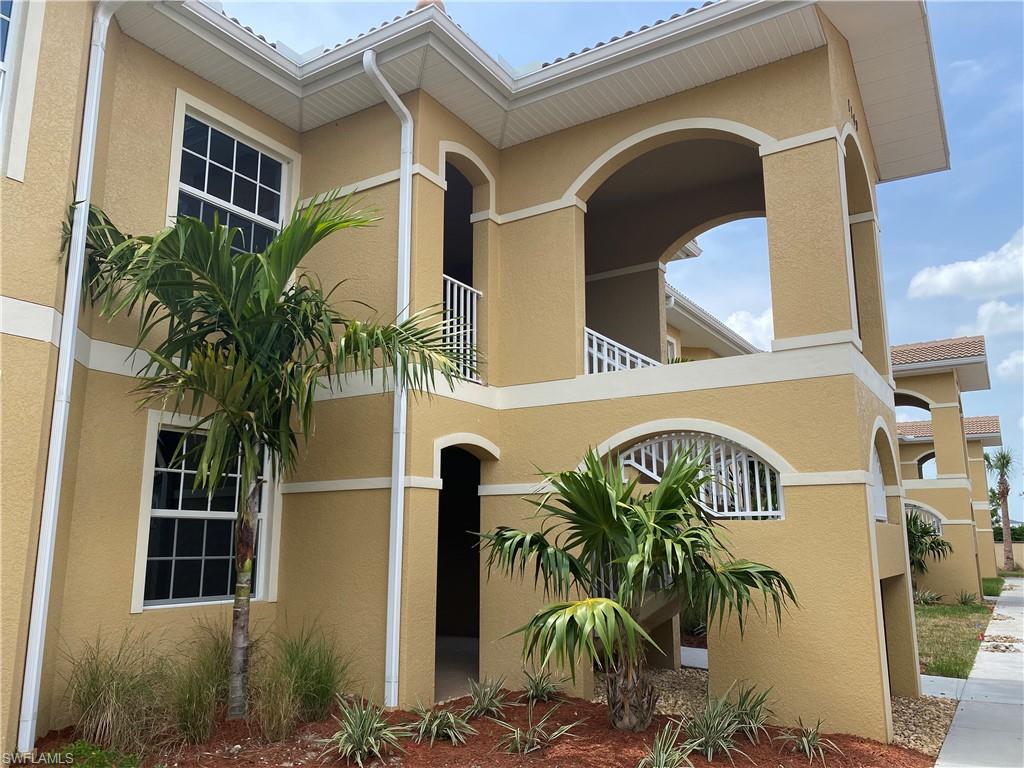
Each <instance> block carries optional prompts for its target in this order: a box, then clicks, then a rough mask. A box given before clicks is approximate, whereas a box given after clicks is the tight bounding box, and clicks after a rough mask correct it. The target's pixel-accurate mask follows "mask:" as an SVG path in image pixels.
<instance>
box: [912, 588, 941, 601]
mask: <svg viewBox="0 0 1024 768" xmlns="http://www.w3.org/2000/svg"><path fill="white" fill-rule="evenodd" d="M914 602H915V603H916V604H917V605H938V604H939V603H940V602H942V595H940V594H939V593H938V592H932V591H931V590H930V589H923V590H918V589H915V590H914Z"/></svg>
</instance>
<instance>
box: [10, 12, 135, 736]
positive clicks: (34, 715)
mask: <svg viewBox="0 0 1024 768" xmlns="http://www.w3.org/2000/svg"><path fill="white" fill-rule="evenodd" d="M119 5H121V3H119V2H115V3H111V2H99V3H97V5H96V9H95V11H94V13H93V17H92V43H91V46H90V49H89V72H88V76H87V79H86V82H85V109H84V111H83V114H82V140H81V143H80V144H79V147H78V177H77V181H76V183H75V195H76V197H77V198H78V200H77V206H76V207H75V216H74V221H73V223H72V229H71V247H70V249H69V251H68V275H67V284H66V285H65V286H64V310H63V312H64V314H63V317H62V318H61V324H60V350H59V352H58V356H57V383H56V390H55V392H54V395H53V418H52V420H51V422H50V442H49V445H48V448H47V455H46V481H45V484H44V486H43V511H42V516H41V520H40V522H39V548H38V549H37V551H36V570H35V577H34V580H33V583H32V613H31V616H30V617H29V627H28V645H27V648H26V651H25V677H24V680H23V682H22V688H21V715H20V720H19V722H18V749H19V751H21V752H31V751H32V750H33V748H34V747H35V741H36V721H37V719H38V716H39V688H40V684H41V681H42V674H43V652H44V650H45V647H46V614H47V611H48V609H49V606H50V583H51V581H52V579H53V550H54V545H55V543H56V539H57V512H58V510H59V508H60V486H61V477H62V475H63V473H64V448H65V446H66V445H67V432H68V415H69V414H70V412H71V382H72V378H73V376H74V372H75V345H76V341H77V336H78V315H79V312H80V310H81V306H82V273H83V271H84V270H85V234H86V227H87V226H88V223H89V205H90V203H91V201H92V169H93V163H94V161H95V159H96V129H97V124H98V123H99V112H100V86H101V84H102V82H103V57H104V53H105V47H106V41H107V28H108V27H109V26H110V20H111V18H113V15H114V12H115V11H116V10H117V8H118V6H119Z"/></svg>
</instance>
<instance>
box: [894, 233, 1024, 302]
mask: <svg viewBox="0 0 1024 768" xmlns="http://www.w3.org/2000/svg"><path fill="white" fill-rule="evenodd" d="M1022 287H1024V228H1021V229H1018V230H1017V232H1016V233H1015V234H1014V236H1013V237H1011V238H1010V240H1009V241H1008V242H1006V243H1004V244H1003V245H1002V246H1001V247H1000V248H999V250H997V251H990V252H988V253H986V254H985V255H984V256H979V257H978V258H977V259H973V260H971V261H954V262H952V263H951V264H940V265H939V266H934V267H925V268H924V269H922V270H920V271H919V272H918V273H917V274H916V275H914V276H913V277H912V278H911V279H910V288H909V289H908V291H907V295H908V296H909V297H910V298H912V299H923V298H929V297H932V296H960V297H963V298H969V299H990V298H995V297H997V296H1006V295H1008V294H1011V295H1012V294H1018V293H1021V290H1022Z"/></svg>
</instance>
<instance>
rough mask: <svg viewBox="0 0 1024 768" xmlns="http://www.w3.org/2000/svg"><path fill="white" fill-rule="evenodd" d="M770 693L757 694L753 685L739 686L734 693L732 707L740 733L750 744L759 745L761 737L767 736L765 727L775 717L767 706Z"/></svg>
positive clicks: (768, 691)
mask: <svg viewBox="0 0 1024 768" xmlns="http://www.w3.org/2000/svg"><path fill="white" fill-rule="evenodd" d="M770 692H771V689H769V690H767V691H760V692H759V691H758V690H757V688H756V687H754V686H753V685H749V686H744V685H741V686H740V688H739V690H738V691H737V692H736V699H735V700H734V701H733V707H734V709H735V710H736V716H737V717H738V718H739V721H740V731H742V733H743V735H744V736H746V737H747V741H749V742H750V743H751V744H760V743H761V736H762V735H763V736H768V735H769V734H768V729H767V728H766V727H765V725H766V724H767V723H768V721H769V720H770V719H771V718H772V717H773V716H774V715H775V713H774V712H773V711H772V708H771V707H769V706H768V694H769V693H770Z"/></svg>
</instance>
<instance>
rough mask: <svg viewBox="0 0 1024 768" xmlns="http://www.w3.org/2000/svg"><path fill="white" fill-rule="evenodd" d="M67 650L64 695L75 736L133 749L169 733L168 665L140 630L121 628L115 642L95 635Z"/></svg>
mask: <svg viewBox="0 0 1024 768" xmlns="http://www.w3.org/2000/svg"><path fill="white" fill-rule="evenodd" d="M66 655H67V659H68V665H69V669H70V672H69V674H68V678H67V692H66V698H67V703H68V708H69V710H70V712H71V717H72V719H73V721H74V727H75V735H76V736H77V737H78V738H79V739H82V740H84V741H86V742H90V743H92V744H97V745H99V746H101V747H105V748H108V749H112V750H115V751H117V752H123V753H135V752H144V751H146V750H148V749H151V748H152V747H153V746H155V745H158V744H161V743H164V742H165V741H166V740H168V739H169V738H170V736H171V733H170V728H169V723H170V716H169V713H168V711H167V699H168V697H167V696H166V693H165V691H166V688H167V682H168V677H169V675H168V666H167V664H166V663H165V662H163V660H162V659H160V657H158V656H157V655H156V654H154V653H153V652H152V651H151V650H150V649H149V647H148V646H147V643H146V638H145V637H144V636H139V635H133V634H132V633H131V632H125V633H124V634H123V635H122V636H121V639H120V641H119V642H117V643H116V644H113V643H110V642H108V641H106V640H103V639H102V638H97V639H96V640H95V641H94V642H91V643H85V644H84V645H83V646H82V648H81V650H80V651H79V652H78V653H77V654H72V653H70V652H67V653H66Z"/></svg>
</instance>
